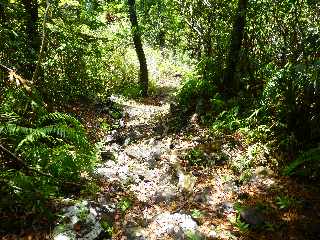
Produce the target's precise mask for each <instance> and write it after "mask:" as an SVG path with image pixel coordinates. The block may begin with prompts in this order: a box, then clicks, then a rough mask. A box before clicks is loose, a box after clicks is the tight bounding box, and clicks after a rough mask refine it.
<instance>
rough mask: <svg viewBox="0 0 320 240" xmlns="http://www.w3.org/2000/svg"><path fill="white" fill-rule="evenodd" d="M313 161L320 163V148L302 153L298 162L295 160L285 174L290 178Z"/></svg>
mask: <svg viewBox="0 0 320 240" xmlns="http://www.w3.org/2000/svg"><path fill="white" fill-rule="evenodd" d="M311 161H320V148H313V149H310V150H308V151H306V152H304V153H302V154H301V155H300V156H299V157H298V158H297V159H296V160H294V161H293V162H292V163H290V164H289V165H288V166H287V167H286V168H285V169H284V172H283V173H284V174H285V175H289V176H290V175H292V174H293V173H294V172H295V170H296V169H297V168H298V167H299V166H300V165H302V164H305V163H307V162H311Z"/></svg>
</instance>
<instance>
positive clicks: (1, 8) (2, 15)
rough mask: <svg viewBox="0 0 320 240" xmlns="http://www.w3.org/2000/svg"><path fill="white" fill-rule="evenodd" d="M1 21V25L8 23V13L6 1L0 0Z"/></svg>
mask: <svg viewBox="0 0 320 240" xmlns="http://www.w3.org/2000/svg"><path fill="white" fill-rule="evenodd" d="M0 22H1V25H5V23H6V15H5V13H4V3H2V2H0Z"/></svg>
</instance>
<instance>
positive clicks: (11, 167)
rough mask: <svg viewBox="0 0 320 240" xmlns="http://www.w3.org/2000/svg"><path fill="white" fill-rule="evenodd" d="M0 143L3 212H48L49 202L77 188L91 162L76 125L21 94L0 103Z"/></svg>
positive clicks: (9, 92) (9, 95)
mask: <svg viewBox="0 0 320 240" xmlns="http://www.w3.org/2000/svg"><path fill="white" fill-rule="evenodd" d="M0 137H1V150H2V151H1V152H0V153H1V155H0V157H1V158H2V161H3V162H4V163H5V164H4V165H3V166H2V168H1V169H0V179H2V180H1V182H2V184H1V192H2V193H3V195H2V202H1V204H0V206H1V211H7V212H8V211H9V212H10V211H23V212H31V213H37V212H38V213H44V212H46V207H45V204H46V203H47V201H48V200H49V199H51V198H52V197H55V196H59V195H60V194H62V193H63V192H64V191H67V192H68V191H70V190H72V189H74V188H77V189H80V188H81V184H80V183H81V182H82V180H83V178H82V177H81V176H82V175H88V174H89V173H90V172H91V170H92V168H93V164H94V162H95V154H94V148H93V147H92V146H91V144H90V143H89V142H88V140H87V138H86V135H85V131H84V128H83V126H82V125H81V124H80V122H79V121H78V120H77V119H75V118H74V117H72V116H69V115H67V114H64V113H59V112H53V113H50V112H48V111H47V110H46V109H45V108H44V107H43V106H42V104H41V103H38V102H37V101H35V99H33V98H32V97H30V96H28V95H26V93H25V92H24V91H22V90H21V89H17V88H8V89H7V90H6V91H5V97H4V98H3V99H2V100H1V106H0Z"/></svg>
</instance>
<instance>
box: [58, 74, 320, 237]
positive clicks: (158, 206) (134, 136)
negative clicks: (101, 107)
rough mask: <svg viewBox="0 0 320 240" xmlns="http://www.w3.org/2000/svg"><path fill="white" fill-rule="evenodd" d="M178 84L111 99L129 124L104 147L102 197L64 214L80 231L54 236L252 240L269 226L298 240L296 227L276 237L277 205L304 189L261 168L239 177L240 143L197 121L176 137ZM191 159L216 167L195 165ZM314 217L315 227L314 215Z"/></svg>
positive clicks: (73, 228)
mask: <svg viewBox="0 0 320 240" xmlns="http://www.w3.org/2000/svg"><path fill="white" fill-rule="evenodd" d="M179 80H180V79H179V78H177V77H172V80H171V81H164V82H160V83H158V84H159V86H158V87H159V89H161V90H160V91H159V93H158V95H156V96H153V97H149V98H146V99H144V100H142V101H136V100H128V99H125V98H123V97H121V96H112V97H111V98H110V100H111V101H112V102H114V103H115V104H117V105H119V106H121V108H122V109H123V114H122V115H123V117H122V118H121V119H119V120H118V124H117V125H119V127H118V128H117V129H115V130H113V131H110V132H109V133H108V134H107V135H106V136H104V137H103V139H102V140H101V141H100V142H101V157H102V163H101V164H99V165H98V166H97V168H96V170H95V173H96V176H97V179H99V182H100V186H99V187H100V188H101V190H100V191H99V193H98V194H97V196H96V197H94V198H93V199H92V198H91V199H90V200H84V201H82V202H80V203H78V204H76V205H74V206H71V207H68V208H66V209H65V216H67V218H69V219H76V220H74V222H76V223H75V224H74V223H71V224H69V230H67V231H66V230H65V228H64V230H63V233H62V234H61V231H60V234H58V235H57V234H56V235H55V236H56V237H55V238H54V239H55V240H61V239H70V240H71V239H87V240H89V239H116V240H118V239H119V240H120V239H121V240H124V239H129V240H130V239H132V240H135V239H137V240H138V239H141V240H157V239H159V240H161V239H239V238H241V237H242V236H243V233H246V232H247V233H248V226H249V225H248V224H247V223H250V226H252V227H253V229H255V228H259V226H261V225H264V226H269V227H270V229H267V230H266V231H267V233H268V234H269V233H270V234H272V236H273V237H274V236H275V237H276V238H277V239H285V238H286V237H287V236H288V233H290V234H293V235H296V234H298V233H297V232H296V224H298V223H299V222H298V221H296V220H294V221H293V220H292V221H291V223H292V224H291V225H288V226H286V227H285V228H284V230H282V231H275V229H276V227H277V226H276V225H274V224H275V222H276V221H279V220H278V219H280V217H286V214H287V213H286V212H284V211H283V212H279V211H278V210H277V205H275V204H274V201H275V199H277V197H279V196H281V194H282V195H283V194H288V193H292V192H295V193H301V195H304V193H303V192H302V191H301V189H302V188H301V186H299V185H298V184H296V183H291V182H290V181H288V180H287V179H280V178H279V177H278V176H277V175H276V174H275V173H274V172H273V171H272V170H270V169H268V168H267V167H262V166H261V167H257V168H256V169H255V170H254V171H253V173H252V174H250V175H246V174H243V173H241V174H236V172H235V171H233V170H232V169H231V168H230V165H229V164H228V159H233V161H234V162H237V161H241V159H243V157H242V156H243V154H244V151H243V149H244V148H243V146H242V145H241V143H240V142H236V141H235V140H234V139H232V138H230V139H229V138H226V137H224V138H223V139H219V138H214V137H213V136H212V135H211V134H210V133H209V130H208V129H207V128H202V127H201V126H199V125H198V123H197V116H196V115H194V116H193V117H192V118H191V120H190V123H189V125H188V127H187V128H186V129H185V130H181V131H178V132H177V131H174V130H173V129H170V127H169V126H170V124H169V123H170V121H171V120H172V119H171V114H170V111H175V109H170V106H173V105H174V104H172V105H171V103H173V102H174V97H173V94H174V93H175V91H176V90H177V89H178V87H179V84H180V83H179ZM165 84H169V85H165ZM197 149H200V150H201V151H202V155H201V156H198V155H197V153H198V152H197V151H198V150H197ZM248 157H250V156H248ZM255 157H259V158H263V156H262V155H261V156H260V155H255ZM188 158H189V161H190V158H191V161H195V162H197V161H202V162H212V163H213V165H211V166H204V165H201V164H199V165H198V164H194V165H192V164H191V165H190V162H188ZM200 158H201V159H200ZM240 175H241V176H240ZM304 191H307V190H304ZM299 198H301V197H299ZM303 199H304V198H303ZM262 202H264V204H266V203H268V204H270V206H271V207H265V205H264V204H262ZM306 202H307V203H308V204H309V203H310V202H309V201H306ZM259 204H260V205H259ZM308 204H307V205H308ZM311 204H312V203H311ZM240 206H246V208H242V207H240ZM256 206H260V207H256ZM308 206H309V205H308ZM83 208H85V209H87V210H86V211H85V212H87V213H88V215H86V224H85V225H84V226H82V225H81V226H79V219H81V216H82V215H83ZM81 209H82V210H81ZM290 214H291V213H290ZM295 214H296V215H292V216H296V217H298V214H297V213H295ZM308 214H311V215H312V217H310V219H316V216H313V215H314V212H310V213H308ZM239 216H241V219H242V220H240V218H239ZM290 216H291V215H290ZM293 219H295V218H294V217H293ZM77 221H78V222H77ZM246 222H247V223H246ZM312 224H314V223H312ZM316 224H317V223H316ZM58 232H59V231H58ZM111 232H112V234H111ZM111 235H112V237H111ZM66 236H68V238H65V237H66ZM70 236H71V237H70ZM108 236H109V237H110V238H108ZM250 236H251V239H261V237H263V239H270V238H269V237H270V236H269V237H268V235H266V233H264V235H263V236H262V235H261V233H259V231H251V232H250Z"/></svg>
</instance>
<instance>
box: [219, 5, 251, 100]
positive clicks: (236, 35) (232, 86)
mask: <svg viewBox="0 0 320 240" xmlns="http://www.w3.org/2000/svg"><path fill="white" fill-rule="evenodd" d="M247 6H248V0H239V1H238V9H237V15H236V17H235V20H234V23H233V29H232V32H231V42H230V49H229V54H228V57H227V64H226V68H225V71H224V76H223V84H224V94H225V96H226V97H233V96H236V95H237V94H238V92H239V85H240V81H239V79H237V78H235V73H236V68H237V65H238V62H239V60H240V51H241V46H242V41H243V37H244V28H245V23H246V12H247Z"/></svg>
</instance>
